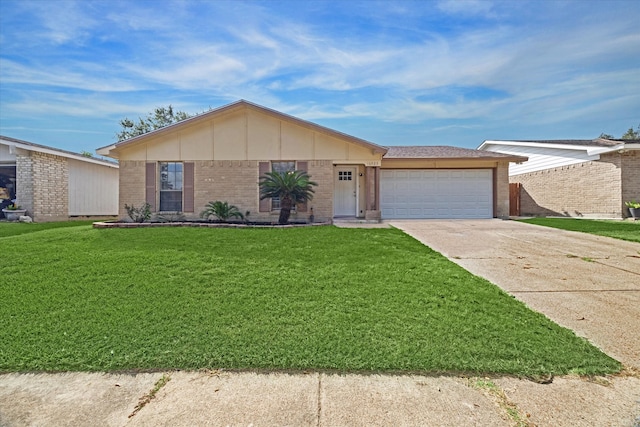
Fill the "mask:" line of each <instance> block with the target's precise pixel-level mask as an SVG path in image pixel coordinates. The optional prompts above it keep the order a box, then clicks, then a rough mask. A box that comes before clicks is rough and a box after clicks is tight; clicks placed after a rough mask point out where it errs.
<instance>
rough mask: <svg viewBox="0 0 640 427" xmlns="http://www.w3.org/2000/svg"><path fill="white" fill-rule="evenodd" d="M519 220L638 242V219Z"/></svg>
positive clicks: (639, 224) (639, 227)
mask: <svg viewBox="0 0 640 427" xmlns="http://www.w3.org/2000/svg"><path fill="white" fill-rule="evenodd" d="M519 221H521V222H526V223H528V224H535V225H542V226H545V227H552V228H560V229H562V230H569V231H580V232H582V233H590V234H596V235H598V236H605V237H613V238H614V239H620V240H628V241H630V242H638V243H640V221H606V220H590V219H573V218H530V219H522V220H519Z"/></svg>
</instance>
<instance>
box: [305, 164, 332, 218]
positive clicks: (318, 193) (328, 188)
mask: <svg viewBox="0 0 640 427" xmlns="http://www.w3.org/2000/svg"><path fill="white" fill-rule="evenodd" d="M333 170H334V166H333V162H331V160H312V161H310V162H309V169H308V173H309V175H311V180H312V181H314V182H316V183H317V184H318V186H317V187H313V189H314V190H315V193H314V194H313V200H311V201H310V202H309V207H313V215H314V217H315V221H319V222H320V221H330V220H331V219H332V218H333Z"/></svg>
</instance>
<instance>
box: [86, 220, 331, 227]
mask: <svg viewBox="0 0 640 427" xmlns="http://www.w3.org/2000/svg"><path fill="white" fill-rule="evenodd" d="M330 224H331V223H330V222H313V223H309V222H289V223H288V224H278V223H277V222H211V221H173V222H125V221H106V222H94V223H93V228H150V227H207V228H250V227H269V228H272V227H279V228H292V227H308V226H318V225H330Z"/></svg>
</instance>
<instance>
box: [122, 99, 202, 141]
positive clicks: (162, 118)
mask: <svg viewBox="0 0 640 427" xmlns="http://www.w3.org/2000/svg"><path fill="white" fill-rule="evenodd" d="M189 117H191V114H189V113H185V112H184V111H175V112H174V111H173V107H172V106H171V105H169V106H168V107H157V108H156V109H155V110H153V113H150V114H148V115H147V117H145V118H142V117H138V122H134V121H133V120H131V119H129V118H128V117H125V118H124V119H122V120H120V122H119V124H120V126H122V130H121V131H120V132H118V133H117V134H116V136H117V138H118V142H120V141H124V140H125V139H129V138H133V137H134V136H139V135H143V134H145V133H147V132H151V131H152V130H156V129H160V128H163V127H165V126H169V125H171V124H174V123H177V122H179V121H182V120H185V119H188V118H189Z"/></svg>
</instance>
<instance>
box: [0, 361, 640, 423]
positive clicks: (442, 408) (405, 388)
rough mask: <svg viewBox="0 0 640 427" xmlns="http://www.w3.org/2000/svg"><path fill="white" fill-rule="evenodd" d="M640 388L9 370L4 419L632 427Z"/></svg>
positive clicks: (617, 382) (594, 383)
mask: <svg viewBox="0 0 640 427" xmlns="http://www.w3.org/2000/svg"><path fill="white" fill-rule="evenodd" d="M161 384H164V386H161V387H159V385H161ZM158 387H159V389H158ZM156 389H157V391H156V392H155V395H154V392H153V390H156ZM638 390H640V378H637V377H621V376H619V377H613V378H595V379H592V380H590V381H589V380H586V379H581V378H577V377H563V378H555V379H554V381H553V383H551V384H538V383H535V382H531V381H528V380H524V379H515V378H509V377H502V378H464V377H455V376H434V377H430V376H417V375H415V376H414V375H412V376H381V375H352V374H348V375H337V374H324V373H309V374H285V373H265V374H260V373H227V372H167V373H152V374H151V373H147V374H137V375H124V374H121V375H117V374H97V373H93V374H87V373H65V374H22V375H21V374H7V375H0V425H2V426H3V427H5V426H6V427H9V426H118V427H120V426H253V427H258V426H314V427H317V426H335V427H338V426H498V427H499V426H515V425H530V426H533V425H536V426H572V427H579V426H585V427H586V426H596V425H597V426H628V427H630V426H633V425H634V423H636V424H635V425H637V422H640V419H639V418H636V417H638V415H640V403H639V402H638V400H639V399H640V395H638ZM152 395H154V397H151V396H152ZM520 421H521V422H522V423H521V424H518V423H519V422H520ZM523 423H524V424H523Z"/></svg>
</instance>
